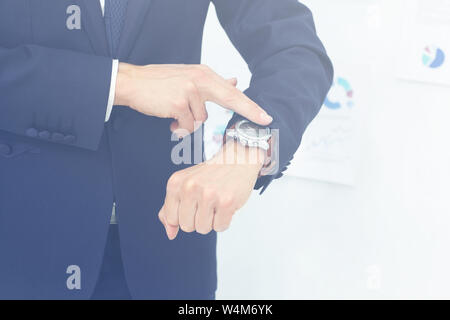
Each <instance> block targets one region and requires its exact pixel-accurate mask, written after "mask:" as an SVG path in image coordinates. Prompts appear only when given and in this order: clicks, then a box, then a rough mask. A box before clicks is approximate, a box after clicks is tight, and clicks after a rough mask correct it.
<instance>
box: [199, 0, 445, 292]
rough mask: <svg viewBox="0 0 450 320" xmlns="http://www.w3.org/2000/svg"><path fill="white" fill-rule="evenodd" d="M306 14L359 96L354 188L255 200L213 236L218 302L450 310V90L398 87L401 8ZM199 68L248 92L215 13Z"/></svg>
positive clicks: (320, 9) (283, 187) (395, 4)
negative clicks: (441, 303) (384, 304)
mask: <svg viewBox="0 0 450 320" xmlns="http://www.w3.org/2000/svg"><path fill="white" fill-rule="evenodd" d="M274 1H277V0H274ZM408 1H412V0H408ZM436 1H437V2H439V1H443V0H430V1H429V3H430V5H433V3H434V2H436ZM444 1H446V0H444ZM427 2H428V1H427ZM304 3H305V4H306V5H308V6H309V7H310V8H311V10H312V11H313V14H314V17H315V21H316V26H317V30H318V33H319V36H320V37H321V38H322V40H323V42H324V44H325V46H326V48H327V50H328V53H329V55H330V57H331V58H332V60H333V62H334V64H335V68H336V72H337V73H338V74H339V75H344V74H345V76H348V77H350V78H352V80H353V81H352V80H351V81H352V85H353V87H354V90H355V96H358V105H357V118H356V124H357V130H356V133H357V134H356V138H357V139H356V143H355V147H354V156H355V157H354V160H355V161H354V169H353V171H352V174H353V175H354V183H353V186H345V185H339V184H333V183H327V182H324V181H317V180H307V179H304V178H299V177H296V176H287V177H283V179H281V180H278V181H276V182H274V183H273V184H272V185H271V187H270V188H269V189H268V190H267V191H266V192H265V193H264V194H263V196H259V195H258V194H256V193H255V194H254V195H253V196H252V198H251V199H250V201H249V203H248V204H247V205H246V206H245V207H244V208H243V209H242V210H241V211H239V212H238V213H237V214H236V215H235V218H234V220H233V224H232V226H231V229H230V230H228V231H227V232H225V233H223V234H221V235H220V236H219V250H218V270H219V289H218V292H217V297H218V298H219V299H221V298H224V299H225V298H233V299H241V298H243V299H295V298H344V299H345V298H362V299H365V298H450V275H449V273H450V232H449V231H450V218H449V213H450V184H449V180H450V179H449V178H450V148H449V147H450V143H449V142H448V139H449V138H450V125H449V122H450V88H447V87H444V86H435V85H431V84H424V83H419V82H408V81H404V80H400V79H399V78H398V77H397V70H398V64H399V61H401V60H402V58H403V57H402V56H401V55H400V54H399V52H400V51H401V46H400V44H399V42H401V39H403V38H404V37H405V35H404V34H403V32H402V25H403V23H402V21H403V20H404V18H405V15H406V13H405V12H404V10H403V4H402V3H403V1H402V0H308V1H304ZM449 40H450V34H449ZM445 45H448V44H445ZM448 55H449V56H450V53H448ZM418 59H420V56H418ZM203 63H207V64H209V65H210V66H211V67H212V68H213V69H215V70H216V71H218V72H219V73H220V74H221V75H223V76H226V77H232V76H237V77H238V79H239V87H240V88H241V89H245V88H246V87H247V86H248V82H249V77H250V75H249V73H248V70H247V67H246V65H245V63H244V62H243V61H242V59H241V58H240V56H239V54H238V53H237V52H236V50H235V49H234V48H233V47H232V45H231V44H230V42H229V40H228V39H227V37H226V35H225V33H224V32H223V30H222V28H221V27H220V25H219V23H218V22H217V18H216V16H215V12H214V8H213V7H211V10H210V13H209V16H208V20H207V24H206V28H205V39H204V50H203ZM210 109H211V110H213V111H212V113H213V118H214V117H217V118H219V117H221V114H220V112H219V111H217V110H218V109H217V108H216V107H215V106H211V107H210ZM299 153H301V149H300V151H299ZM296 158H297V159H299V158H300V157H299V156H298V155H297V157H296ZM295 166H296V167H297V168H301V166H302V163H301V161H300V163H298V162H297V163H296V164H295Z"/></svg>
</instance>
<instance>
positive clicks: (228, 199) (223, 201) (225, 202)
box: [219, 195, 234, 209]
mask: <svg viewBox="0 0 450 320" xmlns="http://www.w3.org/2000/svg"><path fill="white" fill-rule="evenodd" d="M233 204H234V197H233V196H232V195H223V196H221V198H220V201H219V206H220V207H222V208H226V209H230V208H231V207H232V206H233Z"/></svg>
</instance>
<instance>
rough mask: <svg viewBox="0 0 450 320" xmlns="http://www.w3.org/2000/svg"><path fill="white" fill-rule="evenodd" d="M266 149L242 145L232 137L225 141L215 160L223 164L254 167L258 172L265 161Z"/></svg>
mask: <svg viewBox="0 0 450 320" xmlns="http://www.w3.org/2000/svg"><path fill="white" fill-rule="evenodd" d="M265 158H266V151H264V150H263V149H261V148H258V147H249V146H244V145H242V144H241V143H239V142H238V141H236V140H234V139H229V140H227V141H225V143H224V145H223V147H222V150H221V151H220V152H219V153H218V154H217V155H216V157H215V160H216V161H220V162H221V163H224V164H241V165H248V166H251V167H254V168H255V169H257V170H258V172H259V171H260V170H261V169H262V167H263V166H264V163H265Z"/></svg>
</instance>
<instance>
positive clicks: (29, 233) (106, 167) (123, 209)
mask: <svg viewBox="0 0 450 320" xmlns="http://www.w3.org/2000/svg"><path fill="white" fill-rule="evenodd" d="M210 2H211V1H210V0H130V1H129V8H128V12H127V19H126V25H125V27H124V30H123V33H122V39H121V43H120V48H119V58H120V60H121V61H124V62H129V63H133V64H138V65H145V64H166V63H173V64H179V63H183V64H198V63H200V53H201V44H202V31H203V27H204V21H205V17H206V14H207V10H208V7H209V5H210ZM212 2H213V3H214V5H215V7H216V10H217V13H218V17H219V19H220V22H221V24H222V26H223V27H224V28H225V30H226V32H227V34H228V35H229V38H230V39H231V41H232V42H233V44H234V45H235V46H236V48H237V49H238V50H239V51H240V53H241V54H242V56H243V58H244V59H245V60H246V62H247V63H248V66H249V68H250V70H251V72H252V75H253V78H252V81H251V85H250V87H249V89H248V90H247V91H246V92H245V93H246V94H247V95H248V96H249V97H250V98H251V99H253V100H254V101H256V102H257V103H258V104H260V105H261V106H262V107H263V108H265V109H266V110H267V111H268V113H269V114H270V115H272V116H273V117H274V122H273V123H272V125H271V126H272V127H273V128H276V129H279V130H280V169H281V170H280V172H279V173H278V174H276V175H275V176H269V177H263V178H261V179H259V180H258V183H257V185H256V186H255V188H260V187H266V186H267V185H268V184H269V183H270V181H272V180H273V179H274V178H278V177H280V176H281V172H282V171H283V169H285V167H286V166H287V164H288V163H289V160H290V159H291V158H292V156H293V154H294V152H295V151H296V149H297V148H298V146H299V144H300V141H301V137H302V134H303V132H304V130H305V128H306V126H307V125H308V124H309V122H310V121H311V120H312V119H313V118H314V116H315V115H316V114H317V112H318V110H319V108H320V106H321V104H322V101H323V99H324V97H325V95H326V93H327V91H328V89H329V86H330V84H331V81H332V73H333V71H332V66H331V63H330V61H329V59H328V57H327V55H326V52H325V50H324V48H323V46H322V44H321V42H320V40H319V39H318V37H317V35H316V32H315V29H314V24H313V19H312V16H311V12H310V11H309V10H308V9H307V8H306V7H305V6H303V5H302V4H299V3H298V2H297V1H296V0H214V1H212ZM70 5H78V6H79V7H80V8H81V11H80V12H81V29H79V30H78V29H74V30H69V29H68V28H67V26H66V19H67V17H68V15H67V12H66V10H67V8H68V7H69V6H70ZM106 39H107V38H106V34H105V27H104V20H103V17H102V14H101V9H100V5H99V1H96V0H95V1H94V0H1V1H0V259H1V260H0V298H26V299H34V298H40V299H45V298H57V299H79V298H89V297H90V295H91V293H92V291H93V289H94V287H95V284H96V280H97V277H98V274H99V269H100V266H101V262H102V255H103V250H104V247H105V241H106V236H107V231H108V227H109V219H110V216H111V206H112V203H113V201H115V202H116V204H117V215H118V220H119V230H120V236H121V249H122V255H123V261H124V268H125V274H126V278H127V282H128V286H129V289H130V292H131V293H132V295H133V297H135V298H193V299H194V298H195V297H196V296H202V295H203V296H204V295H206V294H210V293H213V292H214V291H215V289H216V234H215V233H210V234H209V235H207V236H201V235H197V234H195V233H192V234H186V233H181V234H180V235H179V236H178V238H177V239H176V240H175V241H168V240H167V239H166V237H165V233H164V229H163V227H162V226H161V224H160V222H159V220H158V218H157V213H158V210H159V208H160V207H161V205H162V204H163V200H164V197H165V188H166V182H167V180H168V178H169V176H170V175H171V174H172V173H173V172H175V171H177V170H181V169H183V168H185V167H186V165H175V164H173V163H172V162H171V159H170V154H171V149H172V147H173V146H174V143H175V142H171V139H170V137H171V133H170V130H169V124H170V122H171V121H170V120H168V119H159V118H155V117H149V116H145V115H142V114H139V113H137V112H134V111H132V110H131V109H129V108H127V107H115V109H114V111H113V113H112V116H111V120H110V121H109V122H108V123H106V124H105V123H104V118H105V111H106V105H107V99H108V93H109V86H110V78H111V57H110V55H109V50H108V43H107V40H106ZM238 119H239V116H238V115H235V116H234V117H233V119H232V122H233V123H234V122H236V121H237V120H238ZM71 265H76V266H79V267H80V270H81V290H68V288H67V286H66V280H67V278H68V276H69V274H67V273H66V270H67V268H68V266H71ZM149 287H152V288H157V289H158V290H157V291H159V293H158V294H157V296H152V295H151V294H150V293H149V290H148V288H149ZM151 292H155V290H151Z"/></svg>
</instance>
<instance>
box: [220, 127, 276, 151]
mask: <svg viewBox="0 0 450 320" xmlns="http://www.w3.org/2000/svg"><path fill="white" fill-rule="evenodd" d="M226 135H227V137H230V138H233V139H235V140H237V141H239V143H240V144H242V145H243V146H248V147H257V148H261V149H263V150H264V151H268V150H269V148H270V139H271V138H272V131H271V130H270V128H267V127H261V126H258V125H257V124H254V123H252V122H250V121H248V120H241V121H239V122H238V123H237V124H236V125H235V127H234V128H231V129H228V130H227V133H226Z"/></svg>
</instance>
